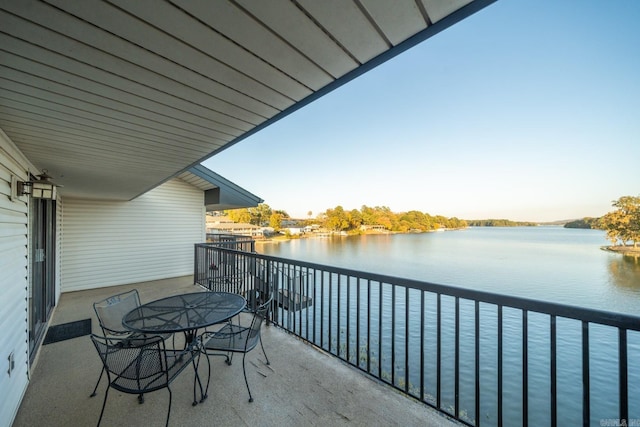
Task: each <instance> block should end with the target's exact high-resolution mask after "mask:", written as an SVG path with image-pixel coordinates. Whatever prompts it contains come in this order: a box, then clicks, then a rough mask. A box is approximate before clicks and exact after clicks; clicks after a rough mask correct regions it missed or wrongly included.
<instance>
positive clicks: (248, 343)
mask: <svg viewBox="0 0 640 427" xmlns="http://www.w3.org/2000/svg"><path fill="white" fill-rule="evenodd" d="M271 302H272V298H269V299H268V300H267V301H265V302H264V303H263V304H261V305H260V306H258V307H257V308H256V309H255V310H252V311H251V310H247V311H245V312H244V313H245V314H246V313H249V314H251V316H250V321H247V320H245V321H244V322H243V321H242V320H243V318H246V316H244V317H243V316H242V315H239V316H238V319H239V321H238V324H234V323H226V324H225V325H224V326H223V327H222V328H221V329H220V330H218V331H215V332H208V331H207V332H205V333H203V334H202V335H201V337H200V339H201V342H202V343H203V345H202V351H203V352H204V353H205V354H206V355H207V363H208V365H209V378H208V379H207V386H206V390H207V392H208V390H209V381H210V379H211V362H210V360H209V356H225V357H226V363H227V365H231V363H232V360H233V354H234V353H243V356H242V371H243V373H244V382H245V384H246V385H247V391H248V392H249V402H253V396H252V394H251V388H250V387H249V381H248V380H247V369H246V361H245V360H246V356H247V353H249V352H250V351H251V350H253V349H254V348H255V347H256V346H257V345H258V343H260V347H261V348H262V353H263V354H264V357H265V359H266V361H267V365H269V364H270V362H269V358H268V357H267V353H266V352H265V351H264V346H263V345H262V336H261V334H260V328H261V326H262V323H263V321H264V319H265V317H266V316H267V313H268V312H269V309H270V307H271ZM207 392H205V395H206V394H207Z"/></svg>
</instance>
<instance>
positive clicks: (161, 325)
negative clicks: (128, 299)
mask: <svg viewBox="0 0 640 427" xmlns="http://www.w3.org/2000/svg"><path fill="white" fill-rule="evenodd" d="M246 304H247V301H246V300H245V299H244V298H243V297H242V296H240V295H238V294H233V293H230V292H194V293H188V294H180V295H174V296H170V297H166V298H162V299H159V300H156V301H151V302H149V303H147V304H144V305H141V306H140V307H137V308H135V309H133V310H132V311H130V312H129V313H127V314H126V315H125V316H124V317H123V319H122V325H123V326H124V327H125V328H127V329H129V330H131V331H134V332H141V333H145V334H162V333H167V332H173V333H175V332H184V333H185V337H186V338H187V343H188V344H190V343H191V342H193V339H194V338H195V337H196V336H197V332H198V329H201V328H205V327H207V326H211V325H215V324H216V323H222V322H224V321H226V320H228V319H230V318H232V317H233V316H235V315H236V314H238V313H240V312H241V311H242V309H243V308H245V306H246Z"/></svg>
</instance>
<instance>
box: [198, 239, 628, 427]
mask: <svg viewBox="0 0 640 427" xmlns="http://www.w3.org/2000/svg"><path fill="white" fill-rule="evenodd" d="M234 245H237V246H235V247H234ZM247 248H248V249H247ZM245 249H246V250H245ZM203 263H204V264H203ZM212 263H214V264H215V263H219V264H216V265H219V266H223V267H222V268H221V267H219V269H218V270H213V271H211V270H210V269H208V268H209V267H210V265H211V264H212ZM201 264H203V265H201ZM205 267H206V268H205ZM221 270H222V271H221ZM195 271H196V274H195V277H196V281H197V282H198V283H200V284H201V285H203V286H206V287H209V288H214V287H217V286H219V285H220V283H223V284H224V283H225V280H226V279H228V280H229V283H236V284H238V286H237V288H234V289H237V291H238V292H247V291H248V290H250V289H253V288H257V287H264V286H268V287H269V288H270V289H273V292H274V306H273V308H272V313H271V320H272V322H274V323H275V324H276V325H278V326H280V327H282V328H284V329H286V330H287V331H289V332H291V333H293V334H295V335H297V336H298V337H300V338H302V339H304V340H306V341H309V342H310V343H312V344H314V345H316V346H318V347H320V348H322V349H324V350H325V351H327V352H329V353H331V354H333V355H334V356H336V357H339V358H340V359H342V360H343V361H345V362H348V363H350V364H351V365H353V366H355V367H357V368H358V369H360V370H362V371H364V372H366V373H367V374H369V375H371V376H373V377H375V378H377V379H379V380H381V381H383V382H385V383H387V384H389V385H391V386H393V387H395V388H396V389H398V390H400V391H402V392H404V393H406V394H407V395H409V396H412V397H414V398H416V399H418V400H420V401H422V402H424V403H426V404H428V405H430V406H432V407H434V408H436V409H438V410H439V411H442V412H445V413H446V414H448V415H449V416H451V417H454V418H456V419H458V420H459V421H462V422H463V423H465V424H467V425H472V426H481V425H482V426H485V425H496V426H503V425H509V426H511V425H523V426H527V425H536V426H537V425H551V426H556V425H563V424H565V425H580V424H582V425H585V426H587V425H627V426H628V425H633V422H634V421H637V423H638V425H640V363H638V362H640V360H639V355H640V318H639V317H635V316H629V315H623V314H618V313H611V312H604V311H599V310H591V309H586V308H579V307H572V306H567V305H561V304H556V303H551V302H542V301H535V300H530V299H525V298H518V297H511V296H506V295H498V294H493V293H489V292H482V291H476V290H470V289H464V288H458V287H452V286H444V285H438V284H433V283H426V282H421V281H416V280H409V279H402V278H397V277H390V276H385V275H380V274H371V273H365V272H359V271H354V270H348V269H343V268H336V267H329V266H324V265H319V264H313V263H308V262H301V261H295V260H287V259H283V258H277V257H272V256H266V255H260V254H256V253H254V252H253V247H250V245H247V243H246V242H236V243H229V242H228V241H223V242H218V243H210V244H202V245H196V269H195ZM225 272H227V273H229V274H230V276H228V277H226V276H225V274H224V273H225ZM207 274H209V275H210V276H206V275H207ZM212 279H213V280H212ZM603 423H604V424H603Z"/></svg>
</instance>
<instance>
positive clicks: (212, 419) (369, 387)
mask: <svg viewBox="0 0 640 427" xmlns="http://www.w3.org/2000/svg"><path fill="white" fill-rule="evenodd" d="M192 283H193V281H192V277H191V276H188V277H180V278H176V279H171V280H161V281H154V282H145V283H138V284H135V285H126V286H118V287H112V288H104V289H94V290H89V291H79V292H70V293H65V294H62V296H61V298H60V302H59V304H58V306H57V307H56V310H55V313H54V315H53V318H52V321H51V325H57V324H63V323H67V322H72V321H76V320H81V319H86V318H91V319H92V328H93V332H94V333H100V329H99V326H98V322H97V319H96V318H95V314H94V312H93V308H92V303H93V302H94V301H98V300H100V299H102V298H105V297H107V296H109V295H113V294H116V293H119V292H124V291H127V290H129V289H131V288H136V289H138V291H139V292H140V298H141V300H142V302H143V303H145V302H148V301H151V300H154V299H158V298H162V297H165V296H169V295H173V294H180V293H186V292H196V291H200V290H201V288H199V287H197V286H194V285H193V284H192ZM262 338H263V342H264V346H265V349H266V351H267V355H268V356H269V359H270V361H271V365H270V366H267V365H266V364H265V360H264V356H263V354H262V352H261V350H260V349H259V348H257V349H254V350H253V351H252V352H251V353H249V354H248V355H247V376H248V378H249V384H250V386H251V390H252V392H253V396H254V401H253V402H252V403H249V402H248V394H247V389H246V386H245V384H244V379H243V376H242V355H236V357H235V358H234V362H233V364H232V365H231V366H227V365H226V364H225V362H224V358H222V357H214V358H212V359H211V364H212V372H211V382H212V384H211V387H210V390H209V398H208V399H207V400H206V401H205V402H203V403H201V404H198V405H196V406H192V404H191V403H192V400H193V379H194V375H193V370H190V369H187V370H185V371H184V372H183V373H182V374H181V375H180V376H179V377H178V378H177V379H176V380H175V381H174V383H173V384H172V386H171V390H172V393H173V402H172V407H171V418H170V421H169V424H170V425H172V426H183V425H184V426H204V425H215V426H242V425H252V426H303V425H304V426H328V425H332V426H335V425H355V426H392V425H397V426H421V427H424V426H459V425H461V424H459V423H457V422H455V421H452V420H450V419H449V418H447V417H445V416H444V415H442V414H440V413H438V412H437V411H435V410H433V409H431V408H429V407H427V406H426V405H423V404H421V403H419V402H417V401H414V400H412V399H410V398H408V397H405V396H403V395H402V394H400V393H398V392H397V391H395V390H393V389H392V388H390V387H388V386H386V385H384V384H381V383H379V382H376V381H375V380H372V379H370V378H368V377H367V376H365V375H364V374H363V373H361V372H359V371H358V370H357V369H355V368H353V367H350V366H348V365H346V364H345V363H343V362H341V361H339V360H338V359H336V358H334V357H332V356H330V355H328V354H326V353H324V352H322V351H319V350H318V349H316V348H315V347H313V346H310V345H308V344H306V343H304V342H303V341H301V340H298V339H297V338H295V337H294V336H292V335H290V334H288V333H286V332H284V331H283V330H281V329H279V328H277V327H275V326H266V325H264V326H263V329H262ZM100 369H101V365H100V359H99V358H98V355H97V353H96V351H95V348H94V347H93V345H92V343H91V340H90V339H89V337H88V336H83V337H79V338H73V339H69V340H65V341H59V342H56V343H52V344H47V345H43V346H42V347H41V350H40V353H39V355H38V358H37V360H36V364H35V368H34V369H33V370H32V377H31V382H30V384H29V387H28V389H27V391H26V394H25V396H24V399H23V401H22V405H21V407H20V409H19V412H18V414H17V417H16V419H15V422H14V424H13V426H14V427H23V426H24V427H26V426H36V425H38V426H65V427H67V426H90V425H95V424H96V423H97V421H98V416H99V415H100V408H101V405H102V401H103V398H104V393H105V388H106V376H105V378H103V379H102V382H101V384H100V386H99V388H98V395H97V396H95V397H93V398H90V397H89V394H90V393H91V391H92V390H93V387H94V385H95V381H96V380H97V378H98V375H99V374H100ZM199 372H200V375H201V376H203V377H204V378H206V375H207V370H206V361H205V360H204V359H202V360H201V364H200V370H199ZM168 403H169V393H168V392H167V390H166V389H163V390H159V391H156V392H153V393H149V394H146V395H145V402H144V404H142V405H141V404H138V401H137V397H136V396H135V395H130V394H124V393H120V392H118V391H117V390H114V389H111V390H110V391H109V396H108V399H107V406H106V409H105V414H104V417H103V420H102V425H103V426H135V425H140V426H142V425H144V426H152V425H164V422H165V418H166V414H167V405H168Z"/></svg>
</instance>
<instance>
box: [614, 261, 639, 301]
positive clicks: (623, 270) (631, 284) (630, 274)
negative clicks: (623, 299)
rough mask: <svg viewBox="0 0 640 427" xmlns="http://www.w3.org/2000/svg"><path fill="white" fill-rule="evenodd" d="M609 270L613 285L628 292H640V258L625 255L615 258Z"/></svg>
mask: <svg viewBox="0 0 640 427" xmlns="http://www.w3.org/2000/svg"><path fill="white" fill-rule="evenodd" d="M608 268H609V275H610V278H611V283H612V284H614V285H615V286H618V287H620V288H623V289H626V290H631V291H634V292H635V291H640V280H638V278H639V277H640V256H638V255H626V254H625V255H621V256H618V257H613V258H611V261H610V262H609V265H608Z"/></svg>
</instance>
